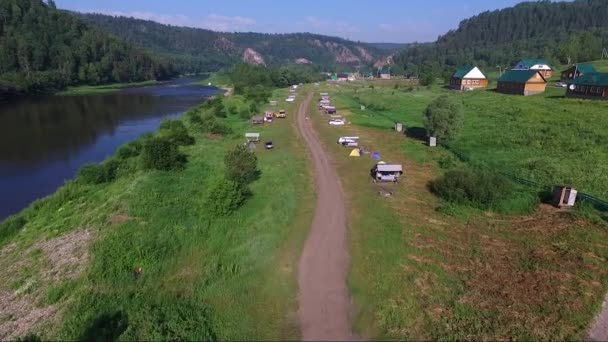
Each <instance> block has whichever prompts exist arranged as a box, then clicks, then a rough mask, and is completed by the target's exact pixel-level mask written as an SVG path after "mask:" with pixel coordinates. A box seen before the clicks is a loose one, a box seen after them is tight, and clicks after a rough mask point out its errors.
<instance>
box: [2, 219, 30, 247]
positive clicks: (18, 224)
mask: <svg viewBox="0 0 608 342" xmlns="http://www.w3.org/2000/svg"><path fill="white" fill-rule="evenodd" d="M26 223H27V220H26V219H25V218H24V217H23V216H13V217H10V218H8V219H6V221H4V222H2V223H0V243H2V242H4V241H5V240H6V239H8V238H10V237H11V236H13V235H15V234H17V233H18V232H19V231H20V230H21V229H23V227H24V226H25V224H26Z"/></svg>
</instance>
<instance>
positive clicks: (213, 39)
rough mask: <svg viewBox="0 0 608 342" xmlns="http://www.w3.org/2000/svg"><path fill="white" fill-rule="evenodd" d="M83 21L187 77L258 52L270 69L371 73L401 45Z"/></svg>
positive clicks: (94, 18)
mask: <svg viewBox="0 0 608 342" xmlns="http://www.w3.org/2000/svg"><path fill="white" fill-rule="evenodd" d="M73 14H74V15H76V16H78V17H79V18H81V19H82V20H83V21H85V22H87V23H89V24H91V25H93V26H95V27H97V28H100V29H102V30H104V31H107V32H110V33H112V34H114V35H116V36H117V37H119V38H121V39H123V40H125V41H127V42H130V43H134V44H137V45H139V46H142V47H144V48H146V49H148V50H149V51H152V52H154V53H157V54H159V55H161V56H164V57H167V58H169V59H171V60H172V61H173V62H174V63H175V65H176V68H177V69H179V70H180V72H182V73H199V72H210V71H218V70H220V69H222V68H229V67H231V66H233V65H234V64H236V63H238V62H240V61H241V60H242V55H243V51H244V50H245V49H247V48H251V49H254V50H255V51H257V52H258V53H260V55H261V56H262V57H263V58H264V61H265V64H266V65H268V66H281V65H287V64H294V63H296V61H297V60H300V63H307V64H312V65H317V66H320V67H322V68H324V69H326V70H340V69H342V70H351V69H352V68H353V67H369V66H371V65H372V64H373V63H374V62H375V61H377V60H378V59H379V58H381V57H383V56H386V55H388V54H390V53H391V52H393V51H397V50H398V49H399V48H401V47H402V45H401V44H380V46H376V45H375V44H368V43H361V42H353V41H350V40H345V39H341V38H336V37H328V36H323V35H317V34H311V33H292V34H264V33H253V32H239V33H228V32H214V31H210V30H205V29H199V28H190V27H176V26H170V25H163V24H159V23H156V22H153V21H149V20H141V19H135V18H127V17H114V16H108V15H103V14H83V13H73Z"/></svg>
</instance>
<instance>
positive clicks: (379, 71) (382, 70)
mask: <svg viewBox="0 0 608 342" xmlns="http://www.w3.org/2000/svg"><path fill="white" fill-rule="evenodd" d="M378 73H379V74H381V75H383V74H390V73H391V72H390V70H388V69H380V70H378Z"/></svg>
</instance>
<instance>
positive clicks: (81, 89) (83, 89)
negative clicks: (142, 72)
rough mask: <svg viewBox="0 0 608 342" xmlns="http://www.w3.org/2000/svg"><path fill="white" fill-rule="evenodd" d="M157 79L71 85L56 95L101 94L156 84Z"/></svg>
mask: <svg viewBox="0 0 608 342" xmlns="http://www.w3.org/2000/svg"><path fill="white" fill-rule="evenodd" d="M156 83H157V81H143V82H133V83H113V84H104V85H99V86H88V85H85V86H78V87H69V88H68V89H66V90H63V91H60V92H58V93H56V94H55V95H59V96H64V95H87V94H99V93H111V92H116V91H119V90H120V89H124V88H131V87H144V86H149V85H154V84H156Z"/></svg>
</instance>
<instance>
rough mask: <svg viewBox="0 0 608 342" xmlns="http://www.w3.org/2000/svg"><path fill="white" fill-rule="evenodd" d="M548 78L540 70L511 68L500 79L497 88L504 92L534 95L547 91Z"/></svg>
mask: <svg viewBox="0 0 608 342" xmlns="http://www.w3.org/2000/svg"><path fill="white" fill-rule="evenodd" d="M546 87H547V80H546V79H545V76H543V75H542V74H541V72H540V71H538V70H509V71H507V72H506V73H504V74H503V75H502V76H501V77H500V78H499V79H498V87H497V88H496V90H497V91H498V92H499V93H503V94H514V95H524V96H528V95H534V94H539V93H543V92H545V88H546Z"/></svg>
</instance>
